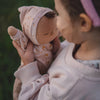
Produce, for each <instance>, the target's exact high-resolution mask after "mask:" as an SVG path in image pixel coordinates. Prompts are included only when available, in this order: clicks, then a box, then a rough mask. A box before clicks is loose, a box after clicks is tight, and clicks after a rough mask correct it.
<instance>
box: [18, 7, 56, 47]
mask: <svg viewBox="0 0 100 100" xmlns="http://www.w3.org/2000/svg"><path fill="white" fill-rule="evenodd" d="M19 12H20V22H21V26H22V30H23V32H24V33H25V34H26V36H27V37H28V38H29V39H30V40H31V41H32V42H33V43H34V44H37V45H39V44H46V43H49V42H51V41H52V40H53V39H54V38H55V37H56V36H57V34H58V32H57V28H56V14H55V13H54V11H53V10H51V9H49V8H43V7H37V6H23V7H20V8H19Z"/></svg>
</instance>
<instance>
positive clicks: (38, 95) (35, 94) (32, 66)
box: [13, 42, 75, 100]
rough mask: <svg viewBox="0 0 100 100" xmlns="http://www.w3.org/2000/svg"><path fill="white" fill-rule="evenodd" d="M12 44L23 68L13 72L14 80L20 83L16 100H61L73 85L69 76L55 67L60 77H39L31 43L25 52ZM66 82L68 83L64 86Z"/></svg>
mask: <svg viewBox="0 0 100 100" xmlns="http://www.w3.org/2000/svg"><path fill="white" fill-rule="evenodd" d="M13 44H14V46H15V48H16V49H17V51H18V53H19V55H20V57H21V59H22V60H23V62H24V66H23V67H22V68H20V69H18V70H17V71H16V72H15V76H16V78H18V79H20V80H21V82H22V87H21V92H20V94H19V97H18V100H58V99H59V100H63V99H64V95H65V96H66V93H67V92H68V91H69V89H70V87H71V86H72V85H73V84H74V83H75V82H71V81H73V80H74V79H73V80H72V79H71V78H69V77H68V76H71V75H67V72H66V70H64V69H62V66H61V67H59V66H57V69H58V68H60V69H59V70H60V73H59V74H60V76H59V75H58V76H49V77H48V75H47V74H45V75H41V74H40V73H39V70H38V66H37V61H34V54H33V52H32V51H33V47H32V45H31V43H29V44H28V47H27V50H26V51H25V52H23V50H22V49H21V48H20V47H19V46H18V45H17V44H16V43H14V42H13ZM54 70H55V69H54ZM68 74H69V73H68ZM67 80H68V82H69V83H68V84H67V85H66V82H67ZM62 95H63V96H62Z"/></svg>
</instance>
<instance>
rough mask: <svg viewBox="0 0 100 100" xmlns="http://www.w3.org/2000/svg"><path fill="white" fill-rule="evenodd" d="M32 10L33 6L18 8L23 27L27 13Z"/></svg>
mask: <svg viewBox="0 0 100 100" xmlns="http://www.w3.org/2000/svg"><path fill="white" fill-rule="evenodd" d="M30 9H32V6H30V7H28V6H22V7H20V8H18V11H19V12H20V15H19V17H20V23H21V25H22V23H23V19H24V17H25V15H26V13H27V12H28V11H29V10H30Z"/></svg>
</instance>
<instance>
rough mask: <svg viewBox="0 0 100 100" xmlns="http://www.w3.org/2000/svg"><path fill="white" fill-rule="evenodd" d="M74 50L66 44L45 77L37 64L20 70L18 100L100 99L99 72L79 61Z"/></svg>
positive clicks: (18, 75)
mask: <svg viewBox="0 0 100 100" xmlns="http://www.w3.org/2000/svg"><path fill="white" fill-rule="evenodd" d="M65 43H66V42H65ZM73 48H74V44H69V45H66V47H65V48H63V50H62V51H61V52H60V54H59V55H58V57H57V58H56V60H55V61H54V62H53V64H52V65H51V67H50V69H49V71H48V74H45V75H43V76H42V75H40V73H39V70H38V67H37V62H33V63H30V64H28V65H26V66H24V67H23V68H21V69H19V70H17V71H16V72H15V76H16V77H17V78H19V79H20V80H21V81H22V88H21V92H20V94H19V100H100V70H97V69H94V68H92V67H89V66H87V65H83V64H81V63H79V62H77V61H76V60H75V59H74V58H73V56H72V52H73Z"/></svg>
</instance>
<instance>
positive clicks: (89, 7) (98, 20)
mask: <svg viewBox="0 0 100 100" xmlns="http://www.w3.org/2000/svg"><path fill="white" fill-rule="evenodd" d="M80 1H81V3H82V5H83V8H84V9H85V11H86V13H87V14H88V16H89V17H90V18H91V20H92V21H93V26H94V27H99V26H100V17H99V15H98V14H97V12H96V9H95V7H94V5H93V2H92V0H80Z"/></svg>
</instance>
